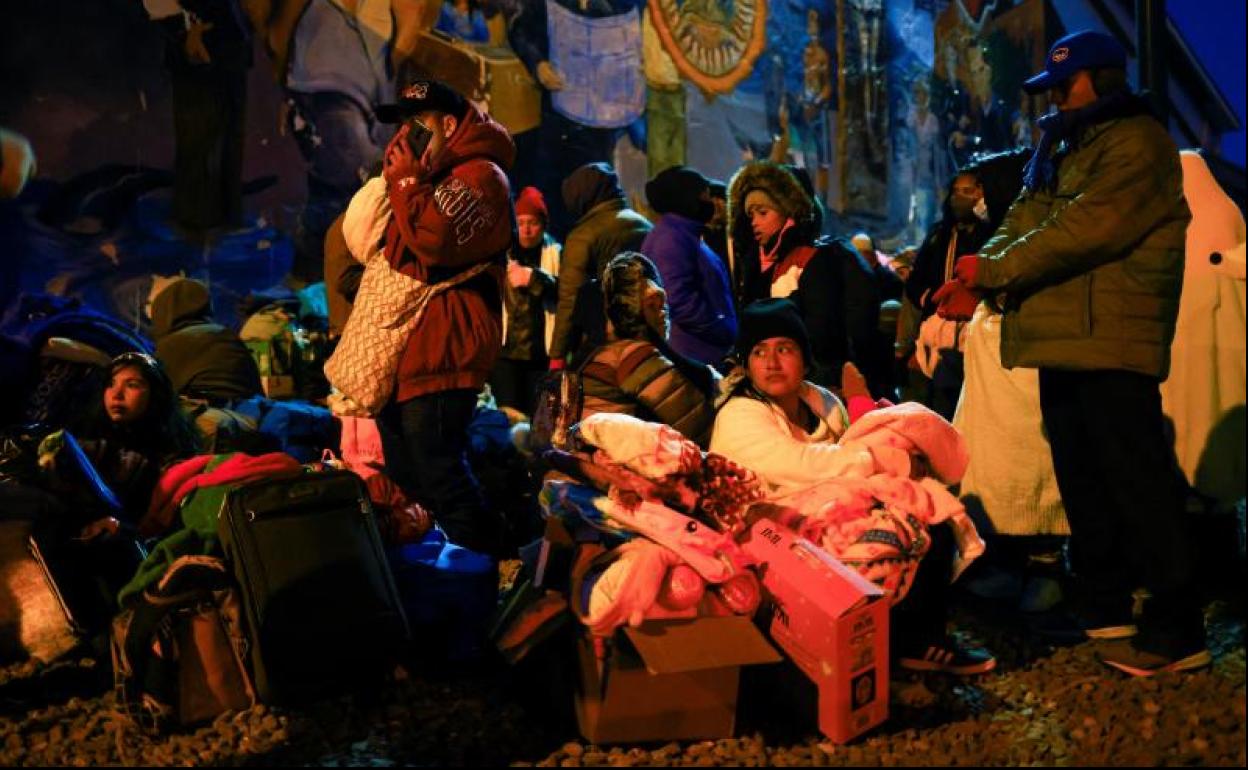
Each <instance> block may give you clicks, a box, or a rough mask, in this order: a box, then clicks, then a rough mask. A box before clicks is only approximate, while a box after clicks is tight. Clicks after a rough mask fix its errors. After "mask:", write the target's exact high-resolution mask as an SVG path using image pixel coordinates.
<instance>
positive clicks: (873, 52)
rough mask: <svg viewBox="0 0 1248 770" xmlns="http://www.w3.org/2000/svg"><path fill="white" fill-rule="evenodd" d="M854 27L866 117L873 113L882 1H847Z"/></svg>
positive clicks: (882, 15)
mask: <svg viewBox="0 0 1248 770" xmlns="http://www.w3.org/2000/svg"><path fill="white" fill-rule="evenodd" d="M849 10H850V13H851V14H852V18H853V22H854V27H855V28H856V29H857V30H858V72H859V74H860V75H861V77H862V105H863V110H864V112H865V113H866V114H867V115H872V114H874V111H875V107H876V104H875V90H876V87H877V85H878V83H877V82H876V77H875V76H876V75H877V74H879V72H880V71H881V70H882V67H881V66H880V62H879V52H880V26H881V24H882V22H883V20H884V0H849Z"/></svg>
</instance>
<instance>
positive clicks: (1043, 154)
mask: <svg viewBox="0 0 1248 770" xmlns="http://www.w3.org/2000/svg"><path fill="white" fill-rule="evenodd" d="M1149 112H1150V110H1149V107H1148V103H1147V102H1146V101H1144V99H1142V98H1141V97H1140V96H1138V95H1136V94H1133V93H1131V92H1130V91H1115V92H1113V93H1111V94H1106V95H1105V96H1102V97H1101V98H1100V99H1097V100H1096V101H1094V102H1092V103H1091V104H1089V105H1087V106H1086V107H1081V108H1079V109H1077V110H1066V111H1059V112H1050V113H1049V114H1047V115H1044V116H1042V117H1041V118H1040V119H1039V120H1037V121H1036V125H1037V126H1039V127H1040V130H1041V131H1043V132H1044V133H1043V134H1041V136H1040V141H1039V142H1038V143H1037V144H1036V151H1035V153H1033V154H1032V156H1031V160H1029V161H1027V165H1026V166H1024V167H1023V187H1024V188H1025V189H1026V190H1027V191H1028V192H1035V191H1037V190H1039V189H1041V188H1044V189H1047V190H1053V189H1055V188H1056V187H1057V165H1058V162H1059V161H1060V158H1054V157H1053V151H1054V149H1056V148H1057V147H1058V146H1060V145H1061V143H1062V142H1063V141H1065V142H1066V143H1067V146H1068V147H1069V148H1070V149H1074V148H1075V147H1077V146H1078V143H1079V136H1080V134H1082V132H1083V130H1084V129H1085V128H1088V127H1089V126H1093V125H1096V124H1097V123H1104V122H1105V121H1107V120H1115V119H1117V118H1127V117H1132V116H1135V115H1146V114H1149Z"/></svg>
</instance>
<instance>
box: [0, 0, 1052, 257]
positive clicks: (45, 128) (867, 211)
mask: <svg viewBox="0 0 1248 770" xmlns="http://www.w3.org/2000/svg"><path fill="white" fill-rule="evenodd" d="M532 2H534V3H540V2H547V3H548V4H550V5H559V6H560V7H561V8H562V7H566V8H569V9H571V10H572V11H574V12H576V13H587V14H589V15H590V16H591V17H592V16H594V14H595V13H598V11H601V13H598V15H599V16H603V15H607V14H618V13H635V14H636V19H637V23H639V24H640V25H641V29H640V33H639V34H637V35H636V36H635V40H636V41H637V43H636V44H637V45H639V46H640V47H641V51H640V55H637V56H635V57H634V58H635V60H636V61H637V62H638V63H639V64H638V66H640V67H641V74H642V78H641V79H640V80H641V81H642V82H643V83H644V98H643V109H642V111H641V115H640V118H639V119H638V120H637V121H634V122H633V123H632V124H630V125H627V126H622V127H618V129H613V130H616V133H615V134H612V135H611V136H612V138H613V139H615V140H616V141H615V144H614V151H613V152H612V153H611V158H610V159H611V160H614V161H615V162H616V164H617V166H618V168H619V170H620V172H621V176H622V178H623V181H624V183H625V186H626V188H627V189H629V190H630V191H633V192H634V193H636V192H638V191H640V190H641V188H642V186H643V185H644V182H645V180H646V179H647V178H648V177H649V176H650V175H652V174H654V173H656V172H657V171H658V170H661V169H662V168H663V167H666V166H667V165H670V164H671V163H678V162H683V163H687V164H689V165H692V166H695V167H697V168H699V169H700V170H702V171H703V172H704V173H706V174H707V175H708V176H712V177H716V178H719V179H723V180H727V178H728V177H729V176H731V174H732V173H733V171H734V170H735V169H736V168H737V167H738V166H739V165H740V164H741V163H742V162H743V161H745V160H748V159H751V158H765V157H774V158H779V159H783V160H785V161H787V162H790V163H793V164H795V165H797V166H801V167H804V168H806V169H807V170H808V171H809V173H810V177H811V179H812V182H813V184H814V187H815V189H816V192H817V194H818V195H819V197H820V199H821V200H822V201H823V203H824V205H825V207H826V208H827V210H828V214H829V215H828V217H827V222H828V227H829V229H834V230H837V231H842V232H845V231H850V230H857V229H867V230H869V231H870V232H872V233H873V234H875V235H877V237H878V238H879V239H880V240H881V241H882V242H883V243H884V245H885V247H886V248H892V247H897V246H900V245H901V244H903V243H909V242H915V241H917V240H919V239H920V238H921V237H922V234H923V232H924V231H925V230H926V228H927V227H929V226H930V225H931V223H932V222H933V221H934V219H935V218H936V217H937V216H938V214H939V207H940V202H941V197H942V196H941V190H942V188H943V186H944V185H945V184H946V183H947V181H948V179H949V177H950V175H951V174H952V172H953V170H954V169H956V168H957V167H958V166H959V165H960V164H962V163H964V162H965V161H966V160H967V159H969V157H970V156H971V155H972V154H974V153H976V152H983V151H993V150H1000V149H1006V148H1009V147H1014V146H1020V145H1026V144H1028V143H1030V141H1031V139H1032V137H1031V135H1030V130H1031V129H1030V123H1031V119H1032V118H1033V117H1034V116H1035V115H1036V114H1037V112H1038V111H1040V110H1042V109H1044V105H1043V104H1040V103H1037V102H1035V101H1032V100H1028V99H1026V98H1024V97H1023V96H1022V93H1021V89H1020V84H1021V82H1022V80H1023V79H1024V78H1025V77H1026V76H1027V74H1029V73H1030V72H1031V71H1033V70H1035V69H1036V68H1038V67H1039V66H1041V64H1042V62H1043V55H1044V51H1045V48H1046V42H1047V38H1046V28H1047V27H1050V26H1052V24H1051V23H1050V22H1049V21H1048V19H1046V4H1045V0H989V1H987V2H985V1H984V0H952V2H950V1H949V0H611V1H610V2H607V0H588V2H582V1H581V0H532ZM150 4H151V0H149V2H148V3H147V5H150ZM241 5H242V6H243V7H244V8H245V9H246V11H247V13H248V15H249V16H250V17H251V18H252V19H253V21H256V22H257V23H258V25H259V28H258V32H257V34H256V41H255V64H254V66H253V67H252V68H251V70H250V74H249V76H248V81H247V82H248V86H247V87H248V93H247V111H246V131H247V139H246V149H245V163H244V178H245V179H248V180H255V179H263V178H265V177H271V178H272V183H271V184H268V185H267V186H265V187H264V188H263V189H262V190H261V191H259V192H253V193H252V194H251V196H250V197H249V198H248V199H247V205H248V208H249V211H250V213H252V214H253V215H260V214H264V215H266V216H267V217H268V218H269V219H270V220H277V221H279V223H281V224H291V223H294V222H296V221H297V220H299V218H300V217H301V216H303V214H304V213H305V212H306V211H307V210H308V207H309V205H310V203H311V204H317V200H312V199H317V198H318V196H319V199H318V200H319V201H320V202H321V203H322V204H323V208H325V211H324V212H316V211H313V212H312V214H309V215H308V217H307V219H308V222H309V223H312V224H311V225H310V226H311V227H313V229H315V227H318V226H321V227H323V226H324V225H325V224H326V223H325V222H324V221H321V220H324V219H325V218H326V217H328V216H329V215H330V214H331V213H332V211H333V210H334V208H336V207H338V206H339V205H341V204H343V196H344V195H347V194H349V188H350V187H351V186H352V185H353V184H354V183H355V181H354V180H355V179H356V178H357V177H358V175H359V174H361V173H367V171H368V167H369V166H370V165H371V164H372V163H375V162H376V160H377V158H378V157H379V154H380V148H381V146H382V145H383V144H384V141H385V139H386V137H385V129H384V127H378V126H376V125H375V124H372V123H371V121H370V118H369V116H368V114H367V102H368V101H369V100H370V99H381V98H386V96H387V95H388V94H389V93H392V89H393V83H394V80H395V78H398V77H402V76H403V67H404V62H405V61H407V60H408V59H411V58H413V53H412V52H413V51H414V50H416V49H418V48H419V47H420V45H421V44H422V41H424V40H425V39H426V38H425V37H422V35H425V34H426V32H425V31H426V30H428V29H429V28H430V27H433V26H437V27H438V28H439V29H442V28H444V27H445V29H447V30H449V31H450V32H451V33H454V31H455V30H456V29H457V28H456V27H455V24H456V23H459V22H457V21H456V18H457V17H455V16H454V13H455V12H457V11H459V10H462V9H464V8H467V9H468V13H469V15H468V16H467V17H465V18H466V26H465V25H463V24H461V27H460V28H462V29H466V30H468V31H469V32H470V33H472V34H476V33H475V32H472V31H473V30H477V31H478V32H479V33H480V34H481V35H484V36H485V37H484V38H483V39H482V40H481V42H479V43H478V44H477V45H480V46H481V48H480V51H481V55H482V56H484V57H486V58H488V57H490V56H494V57H496V59H497V61H498V62H502V63H501V64H497V65H496V66H497V67H498V68H499V69H497V70H496V71H497V72H502V71H504V70H503V67H504V66H509V67H511V68H512V70H513V71H517V72H518V73H519V74H517V77H524V78H526V79H527V82H528V85H527V86H526V87H527V88H529V89H532V93H534V94H540V93H541V91H540V89H539V87H538V85H537V84H536V80H540V78H534V77H530V75H533V74H534V73H526V72H525V71H524V67H523V66H522V65H521V64H520V63H519V61H518V60H517V59H516V58H515V54H514V53H513V52H512V51H511V50H510V48H509V47H508V45H509V40H510V37H509V35H508V29H507V24H508V21H509V20H513V19H514V18H515V17H516V16H517V15H518V14H520V13H521V12H523V11H524V10H525V9H526V8H527V7H531V3H528V4H526V3H520V2H515V0H509V1H507V2H504V1H503V0H496V1H495V2H481V3H454V2H447V3H437V2H430V0H246V2H243V3H242V4H241ZM144 8H145V3H143V2H141V1H140V0H96V1H95V2H87V0H63V1H62V2H59V3H56V4H43V3H29V4H21V5H19V6H17V7H15V9H13V10H12V11H11V20H14V22H15V23H13V24H8V25H6V31H5V32H4V33H3V35H4V39H3V45H0V49H2V52H0V68H2V69H0V72H2V73H3V79H4V82H5V83H6V87H5V88H4V90H3V91H2V92H0V124H4V125H6V126H9V127H12V128H15V129H17V130H19V131H22V132H24V133H26V134H27V135H28V136H30V137H31V138H32V141H33V143H34V145H35V149H36V151H37V153H38V155H39V159H40V172H41V174H42V175H44V176H45V177H47V178H50V179H55V180H60V181H64V180H68V179H70V178H72V177H74V176H76V175H79V174H82V173H83V172H86V171H89V170H91V169H93V168H96V167H98V166H100V165H102V164H106V163H115V164H135V165H141V166H150V167H153V168H163V169H169V168H171V164H172V151H173V126H172V115H171V107H170V85H169V78H168V72H167V69H166V67H165V64H164V58H163V57H164V53H163V51H164V49H163V45H164V43H163V42H162V39H161V37H160V35H159V34H158V32H157V30H156V28H155V25H154V24H152V23H151V22H150V21H149V20H148V18H147V15H146V13H145V11H144ZM582 9H583V10H582ZM595 9H598V11H595ZM473 13H476V14H478V15H479V16H480V17H481V25H479V26H474V24H475V20H474V19H473V17H472V16H471V14H473ZM630 18H631V17H630ZM447 19H450V21H449V22H447V21H446V20H447ZM339 22H341V23H339ZM335 25H337V26H335ZM344 30H345V31H344ZM351 35H355V37H351ZM1051 36H1052V35H1050V37H1051ZM356 38H358V40H357V39H356ZM39 41H43V42H39ZM353 41H354V42H353ZM344 52H347V53H349V54H350V56H349V58H350V66H347V65H345V64H341V62H342V61H344V59H343V57H344V56H345V55H346V54H345V53H344ZM507 59H510V60H511V61H512V62H514V63H513V64H510V65H507V64H506V60H507ZM335 62H339V63H338V64H334V63H335ZM318 68H320V69H318ZM327 68H333V69H335V71H334V73H333V74H334V76H335V78H336V79H337V80H338V81H341V82H336V83H326V82H321V81H322V80H324V77H322V75H323V71H324V70H326V69H327ZM275 75H277V76H278V77H275ZM318 78H319V79H318ZM279 81H280V82H279ZM357 81H358V82H357ZM327 93H328V94H331V95H330V96H326V95H325V94H327ZM481 96H482V98H483V99H485V100H486V101H485V102H483V103H484V104H486V106H488V95H485V94H481ZM531 98H532V99H534V100H538V99H543V98H545V97H542V96H533V97H531ZM541 104H542V105H543V106H542V107H541V109H542V110H549V105H548V104H547V103H546V102H544V101H543V102H542V103H541ZM538 109H539V108H538V105H537V103H536V101H535V102H534V104H533V106H532V107H531V109H530V113H531V114H533V115H537V112H538ZM541 114H542V115H543V116H545V115H547V114H548V112H542V113H541ZM318 128H319V129H320V130H319V131H317V130H314V129H318ZM538 133H539V132H531V133H530V135H531V136H537V134H538ZM530 146H531V145H530ZM313 208H315V205H313ZM312 241H315V238H313V239H312Z"/></svg>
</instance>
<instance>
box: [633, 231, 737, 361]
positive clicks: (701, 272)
mask: <svg viewBox="0 0 1248 770" xmlns="http://www.w3.org/2000/svg"><path fill="white" fill-rule="evenodd" d="M641 252H642V253H643V254H645V255H646V256H647V257H649V258H650V260H651V261H652V262H654V265H655V267H657V268H658V269H659V276H660V277H662V279H663V288H664V289H665V290H666V291H667V304H668V311H669V313H668V315H669V317H670V318H671V322H672V333H671V336H670V338H669V340H668V341H669V342H670V344H671V346H672V349H673V350H675V351H676V352H677V353H680V354H681V355H683V356H685V357H687V358H691V359H693V360H695V361H698V362H700V363H704V364H712V365H713V364H717V363H719V362H720V361H721V360H723V358H724V357H725V356H727V355H728V353H729V351H731V350H732V346H733V343H734V342H736V339H737V313H736V310H735V309H734V308H733V304H732V288H731V284H730V282H729V280H728V272H727V270H725V269H724V264H723V262H722V261H720V259H719V257H717V256H715V252H713V251H711V249H710V247H708V246H707V245H706V244H705V243H703V242H702V223H700V222H697V221H694V220H692V219H689V218H688V217H682V216H680V215H679V214H664V215H663V216H662V217H660V218H659V221H658V223H657V224H655V226H654V229H653V230H651V231H650V234H649V235H647V236H646V239H645V240H644V241H642V243H641Z"/></svg>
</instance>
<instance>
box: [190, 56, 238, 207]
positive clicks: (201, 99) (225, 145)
mask: <svg viewBox="0 0 1248 770" xmlns="http://www.w3.org/2000/svg"><path fill="white" fill-rule="evenodd" d="M246 106H247V71H246V70H228V69H221V68H217V67H212V66H206V67H203V68H195V69H186V68H180V67H179V68H175V69H174V70H173V131H174V137H175V149H174V182H173V215H174V218H175V219H176V220H177V222H178V223H179V224H181V225H182V226H183V227H186V228H188V229H191V230H208V229H211V228H213V227H218V226H222V225H225V226H237V225H239V224H241V223H242V220H243V144H244V128H245V126H244V114H245V110H246Z"/></svg>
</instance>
